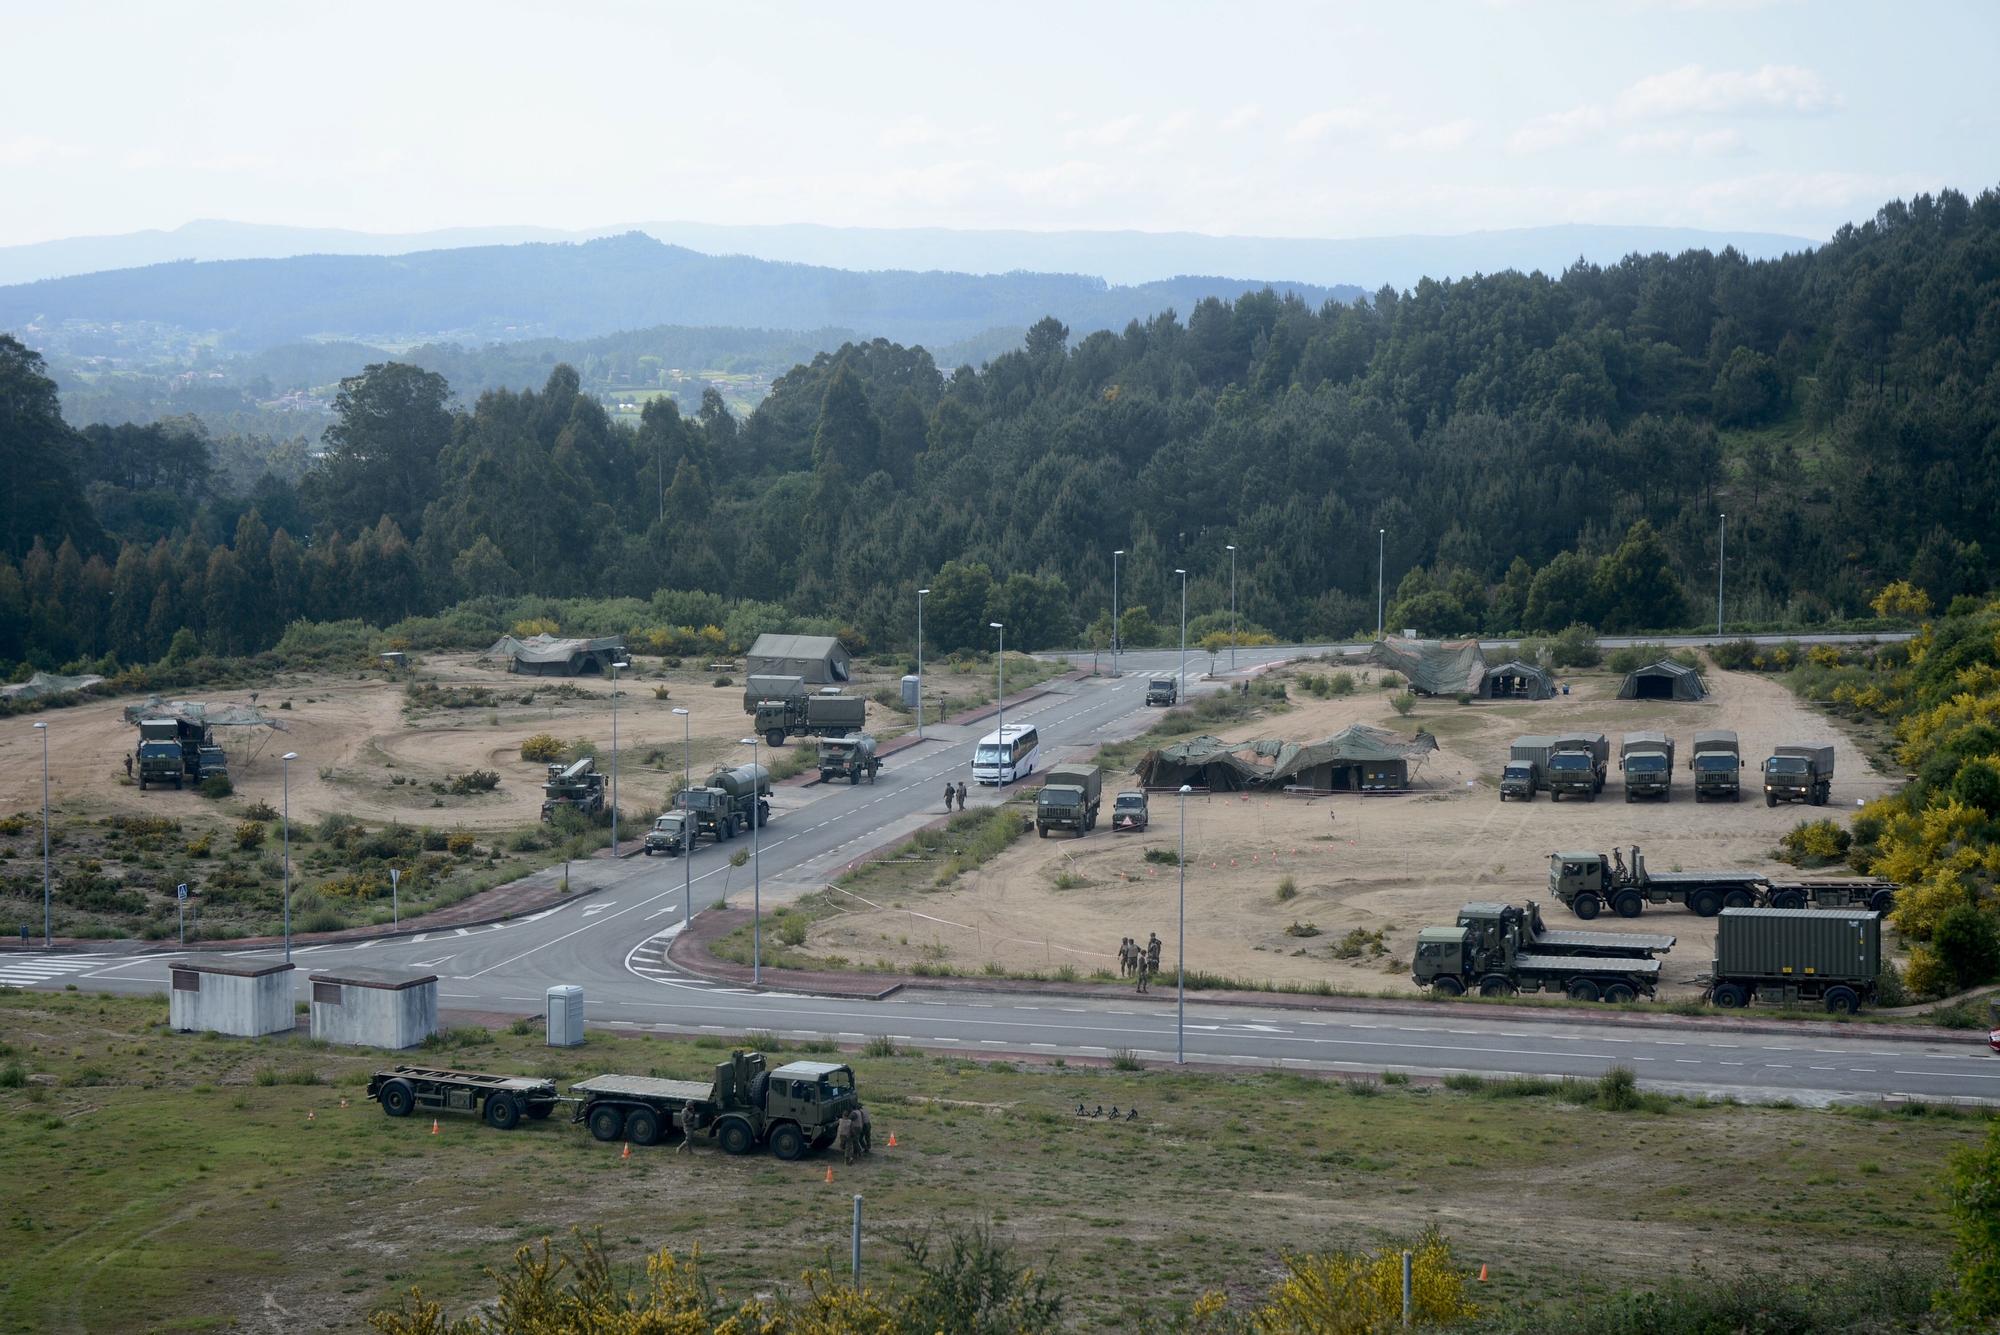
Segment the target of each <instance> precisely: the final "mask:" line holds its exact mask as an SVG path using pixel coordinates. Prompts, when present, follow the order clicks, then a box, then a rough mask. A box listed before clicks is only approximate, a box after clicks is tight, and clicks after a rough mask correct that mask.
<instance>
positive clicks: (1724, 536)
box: [1715, 515, 1729, 639]
mask: <svg viewBox="0 0 2000 1335" xmlns="http://www.w3.org/2000/svg"><path fill="white" fill-rule="evenodd" d="M1716 518H1717V519H1718V520H1720V521H1721V525H1722V526H1721V528H1720V529H1718V530H1717V531H1716V535H1715V636H1716V638H1717V639H1721V638H1722V558H1723V554H1724V550H1725V549H1726V548H1727V547H1728V545H1729V516H1728V515H1717V516H1716Z"/></svg>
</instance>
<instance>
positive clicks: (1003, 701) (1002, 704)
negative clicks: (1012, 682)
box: [974, 621, 1007, 788]
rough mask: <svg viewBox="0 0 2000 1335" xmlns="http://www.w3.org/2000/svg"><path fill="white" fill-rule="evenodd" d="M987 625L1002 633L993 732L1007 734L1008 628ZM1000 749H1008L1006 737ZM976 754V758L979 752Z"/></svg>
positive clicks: (997, 657)
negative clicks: (997, 713)
mask: <svg viewBox="0 0 2000 1335" xmlns="http://www.w3.org/2000/svg"><path fill="white" fill-rule="evenodd" d="M986 625H987V627H988V628H989V629H991V630H997V631H999V632H1000V652H999V653H997V654H995V655H994V656H993V665H994V667H996V668H997V669H998V670H999V673H998V675H999V681H998V683H997V684H996V685H995V686H994V688H993V689H994V690H996V691H998V692H999V694H998V695H996V696H994V697H993V699H994V702H995V703H996V704H997V705H998V706H999V711H1000V718H999V721H998V722H997V723H995V724H994V725H993V730H994V731H995V732H998V733H1005V732H1006V731H1007V628H1006V627H1005V626H1003V625H1001V624H1000V623H999V622H997V621H989V622H987V623H986ZM1000 748H1001V750H1003V751H1004V750H1006V748H1007V739H1006V737H1004V736H1002V737H1001V738H1000ZM974 754H975V756H976V755H977V752H975V753H974ZM993 786H994V787H995V788H998V787H999V786H1000V782H999V780H998V778H996V779H995V780H994V783H993Z"/></svg>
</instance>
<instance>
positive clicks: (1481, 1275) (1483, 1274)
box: [1479, 1264, 1486, 1284]
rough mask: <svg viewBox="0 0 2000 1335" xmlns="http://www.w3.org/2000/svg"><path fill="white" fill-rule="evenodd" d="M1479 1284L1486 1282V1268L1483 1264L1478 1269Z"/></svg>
mask: <svg viewBox="0 0 2000 1335" xmlns="http://www.w3.org/2000/svg"><path fill="white" fill-rule="evenodd" d="M1479 1282H1480V1283H1481V1284H1484V1283H1485V1282H1486V1267H1485V1265H1484V1264H1482V1265H1481V1266H1480V1267H1479Z"/></svg>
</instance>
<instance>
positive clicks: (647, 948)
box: [625, 932, 755, 996]
mask: <svg viewBox="0 0 2000 1335" xmlns="http://www.w3.org/2000/svg"><path fill="white" fill-rule="evenodd" d="M673 938H674V933H673V932H662V933H661V934H660V935H658V936H655V937H652V938H650V939H649V940H646V941H642V942H640V943H639V945H637V946H635V947H634V948H633V949H632V951H631V953H630V954H628V955H627V956H626V957H625V967H626V968H627V969H629V970H631V971H632V972H633V973H635V974H637V975H638V976H639V977H641V978H645V979H648V980H650V981H652V982H655V983H662V984H665V985H666V986H668V987H678V988H685V989H687V990H688V991H690V992H728V993H733V994H736V995H739V996H746V995H749V994H750V993H751V992H753V991H754V990H755V989H753V988H747V987H736V986H733V985H731V984H729V983H726V982H720V981H717V980H715V979H711V978H697V977H695V976H694V975H693V974H690V973H687V972H684V971H683V970H682V969H681V967H680V966H679V965H677V964H675V963H673V962H672V961H671V960H669V959H668V958H667V946H668V945H669V944H670V943H671V942H672V941H673Z"/></svg>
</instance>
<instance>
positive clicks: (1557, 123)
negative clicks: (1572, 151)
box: [1507, 106, 1610, 153]
mask: <svg viewBox="0 0 2000 1335" xmlns="http://www.w3.org/2000/svg"><path fill="white" fill-rule="evenodd" d="M1609 120H1610V117H1608V116H1606V115H1605V114H1604V108H1603V107H1593V106H1581V107H1571V108H1570V109H1569V110H1568V111H1558V112H1555V113H1553V114H1551V115H1547V116H1537V117H1536V118H1535V119H1533V120H1531V121H1529V122H1528V123H1527V124H1526V125H1523V126H1522V127H1521V128H1520V129H1518V130H1516V131H1514V133H1513V134H1511V135H1509V136H1507V151H1508V152H1510V153H1546V152H1548V151H1549V150H1550V149H1552V148H1569V147H1571V146H1572V145H1575V144H1580V143H1582V142H1583V141H1584V140H1586V139H1589V138H1592V137H1594V136H1595V135H1597V134H1599V133H1601V132H1602V131H1603V129H1604V127H1605V125H1606V124H1607V123H1608V121H1609Z"/></svg>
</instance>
